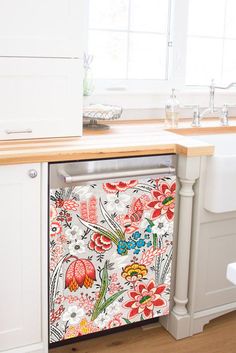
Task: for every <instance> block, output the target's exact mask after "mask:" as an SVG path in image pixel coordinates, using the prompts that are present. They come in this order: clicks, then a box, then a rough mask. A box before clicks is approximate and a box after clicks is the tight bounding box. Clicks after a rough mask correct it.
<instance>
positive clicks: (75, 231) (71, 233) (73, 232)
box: [65, 226, 84, 240]
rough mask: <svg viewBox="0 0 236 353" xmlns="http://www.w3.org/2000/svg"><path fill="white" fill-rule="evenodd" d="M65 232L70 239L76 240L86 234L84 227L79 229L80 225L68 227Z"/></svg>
mask: <svg viewBox="0 0 236 353" xmlns="http://www.w3.org/2000/svg"><path fill="white" fill-rule="evenodd" d="M65 234H66V236H67V237H69V239H70V240H76V239H77V238H79V237H81V236H82V235H84V232H83V230H82V229H79V227H78V226H73V227H72V228H71V229H67V230H66V232H65Z"/></svg>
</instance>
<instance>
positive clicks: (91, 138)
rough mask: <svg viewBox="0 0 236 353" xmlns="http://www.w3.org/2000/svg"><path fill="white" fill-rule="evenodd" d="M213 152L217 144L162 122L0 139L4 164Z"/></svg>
mask: <svg viewBox="0 0 236 353" xmlns="http://www.w3.org/2000/svg"><path fill="white" fill-rule="evenodd" d="M167 153H168V154H169V153H176V154H184V155H188V156H200V155H212V154H213V153H214V147H213V146H212V145H209V144H207V143H204V142H201V141H198V140H196V139H192V138H190V137H186V136H181V135H178V134H176V131H175V132H172V131H167V130H165V129H164V127H163V124H161V123H160V122H153V121H145V122H129V123H127V122H120V123H119V124H111V129H110V130H107V131H102V132H89V131H85V132H84V136H83V137H74V138H71V137H70V138H51V139H35V140H14V141H1V142H0V164H17V163H34V162H35V163H36V162H56V161H68V160H78V159H80V160H85V159H101V158H113V157H126V156H143V155H158V154H167Z"/></svg>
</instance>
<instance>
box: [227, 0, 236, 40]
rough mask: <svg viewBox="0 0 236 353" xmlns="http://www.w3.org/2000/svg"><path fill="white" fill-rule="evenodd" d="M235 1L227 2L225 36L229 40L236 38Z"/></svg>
mask: <svg viewBox="0 0 236 353" xmlns="http://www.w3.org/2000/svg"><path fill="white" fill-rule="evenodd" d="M235 14H236V1H235V0H228V2H227V9H226V20H225V36H226V37H229V38H236V20H235Z"/></svg>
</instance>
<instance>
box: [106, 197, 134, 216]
mask: <svg viewBox="0 0 236 353" xmlns="http://www.w3.org/2000/svg"><path fill="white" fill-rule="evenodd" d="M129 200H130V196H129V195H127V194H119V196H117V194H108V195H107V201H108V203H107V211H108V212H117V213H122V212H124V211H125V209H126V205H127V203H128V202H129Z"/></svg>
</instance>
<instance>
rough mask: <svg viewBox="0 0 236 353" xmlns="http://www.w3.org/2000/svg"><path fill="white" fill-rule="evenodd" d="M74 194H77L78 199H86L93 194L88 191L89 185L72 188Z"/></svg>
mask: <svg viewBox="0 0 236 353" xmlns="http://www.w3.org/2000/svg"><path fill="white" fill-rule="evenodd" d="M74 194H78V195H79V198H80V201H81V200H88V199H89V198H90V197H91V196H92V195H93V193H92V192H91V191H90V185H85V186H76V187H75V188H74Z"/></svg>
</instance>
